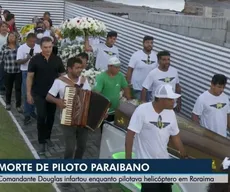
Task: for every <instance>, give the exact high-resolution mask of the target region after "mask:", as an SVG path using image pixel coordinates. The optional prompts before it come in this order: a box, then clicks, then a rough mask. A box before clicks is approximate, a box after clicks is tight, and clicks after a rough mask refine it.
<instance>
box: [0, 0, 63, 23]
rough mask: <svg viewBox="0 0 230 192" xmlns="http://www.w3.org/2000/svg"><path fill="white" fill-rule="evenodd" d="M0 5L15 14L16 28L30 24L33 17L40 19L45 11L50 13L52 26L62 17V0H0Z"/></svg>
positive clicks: (60, 20) (59, 21)
mask: <svg viewBox="0 0 230 192" xmlns="http://www.w3.org/2000/svg"><path fill="white" fill-rule="evenodd" d="M0 5H1V6H2V7H3V9H4V10H5V9H7V10H9V11H11V12H12V13H14V14H15V16H16V24H17V27H22V26H24V25H25V24H28V23H31V21H32V18H33V17H34V16H39V17H42V16H43V13H44V12H45V11H49V12H50V13H51V17H52V20H53V23H54V25H57V24H60V23H61V22H62V21H63V17H64V6H65V1H64V0H20V1H18V0H10V1H5V0H1V1H0Z"/></svg>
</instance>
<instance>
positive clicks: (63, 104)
mask: <svg viewBox="0 0 230 192" xmlns="http://www.w3.org/2000/svg"><path fill="white" fill-rule="evenodd" d="M57 106H58V108H60V109H64V108H65V107H66V102H65V100H64V99H58V100H57Z"/></svg>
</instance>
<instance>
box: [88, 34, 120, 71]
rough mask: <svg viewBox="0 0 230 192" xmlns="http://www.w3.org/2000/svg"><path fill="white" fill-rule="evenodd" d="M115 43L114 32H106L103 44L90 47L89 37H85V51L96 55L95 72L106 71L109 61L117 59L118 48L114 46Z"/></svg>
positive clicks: (115, 36)
mask: <svg viewBox="0 0 230 192" xmlns="http://www.w3.org/2000/svg"><path fill="white" fill-rule="evenodd" d="M116 41H117V32H115V31H110V32H108V34H107V38H106V42H105V43H99V44H91V45H90V42H89V37H88V36H85V51H86V52H93V53H94V55H96V63H95V68H96V69H97V70H107V69H108V61H109V59H110V58H111V57H115V56H116V57H117V58H119V51H118V48H117V47H116V46H115V45H114V44H115V43H116Z"/></svg>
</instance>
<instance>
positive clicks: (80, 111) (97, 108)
mask: <svg viewBox="0 0 230 192" xmlns="http://www.w3.org/2000/svg"><path fill="white" fill-rule="evenodd" d="M64 100H65V101H66V108H64V109H63V110H62V115H61V124H62V125H66V126H72V127H86V128H89V129H91V130H92V131H94V130H95V129H97V128H98V127H100V125H101V123H102V122H103V120H104V117H105V115H106V113H107V112H108V110H109V107H110V102H109V100H108V99H107V98H105V97H104V96H102V95H101V94H99V93H96V92H93V91H88V90H83V89H81V88H80V87H77V86H75V87H73V86H66V87H65V93H64Z"/></svg>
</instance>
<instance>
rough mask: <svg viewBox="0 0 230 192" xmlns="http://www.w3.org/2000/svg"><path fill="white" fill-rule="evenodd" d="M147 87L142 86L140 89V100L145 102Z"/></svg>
mask: <svg viewBox="0 0 230 192" xmlns="http://www.w3.org/2000/svg"><path fill="white" fill-rule="evenodd" d="M147 91H148V90H147V89H146V88H144V87H143V88H142V91H141V101H142V102H146V94H147Z"/></svg>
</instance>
